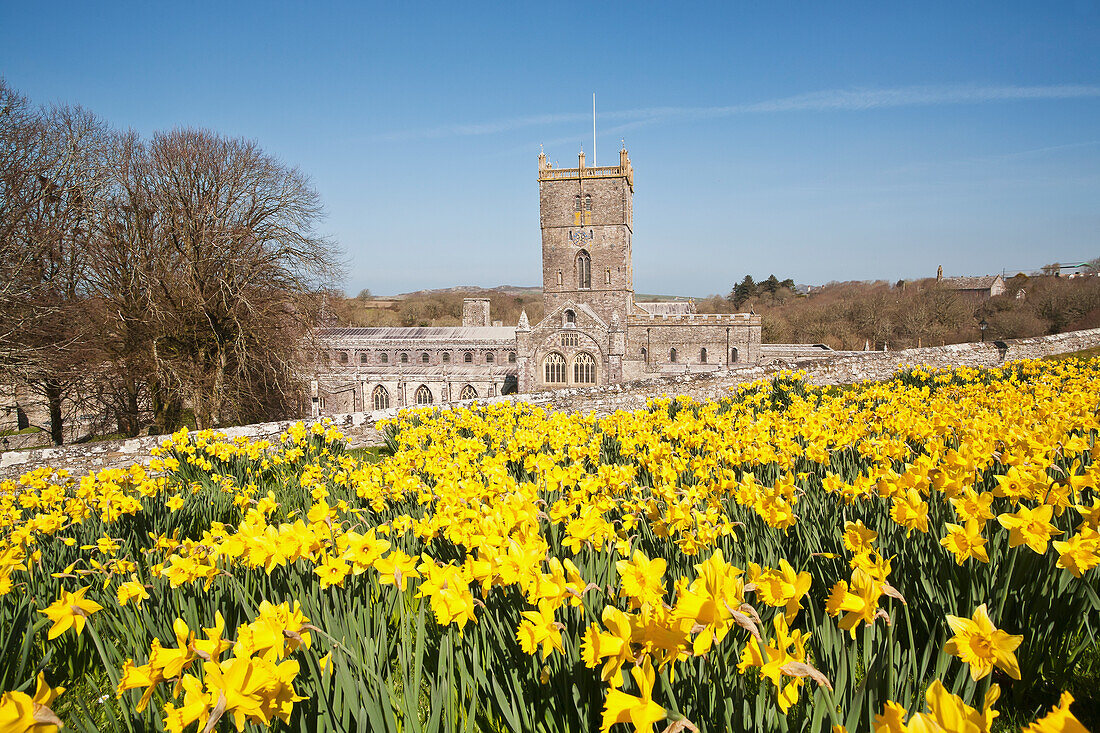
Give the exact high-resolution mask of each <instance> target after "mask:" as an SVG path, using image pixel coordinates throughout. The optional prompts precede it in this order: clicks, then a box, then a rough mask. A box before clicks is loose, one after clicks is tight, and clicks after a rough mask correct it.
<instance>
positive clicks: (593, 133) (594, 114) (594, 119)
mask: <svg viewBox="0 0 1100 733" xmlns="http://www.w3.org/2000/svg"><path fill="white" fill-rule="evenodd" d="M595 165H596V93H595V92H592V166H593V167H595Z"/></svg>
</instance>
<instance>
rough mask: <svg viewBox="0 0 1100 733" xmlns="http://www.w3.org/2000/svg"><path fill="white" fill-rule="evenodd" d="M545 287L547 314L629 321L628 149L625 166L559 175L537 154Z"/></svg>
mask: <svg viewBox="0 0 1100 733" xmlns="http://www.w3.org/2000/svg"><path fill="white" fill-rule="evenodd" d="M539 214H540V222H541V226H542V288H543V300H544V302H545V305H546V312H547V313H550V312H552V311H554V310H555V309H557V308H558V307H560V306H562V305H564V304H567V303H577V304H584V305H587V306H589V307H590V308H591V309H592V310H593V311H594V312H595V313H596V314H597V315H598V316H599V317H600V318H601V319H603V320H604V322H606V323H611V321H612V320H613V314H614V315H616V316H618V318H617V320H618V321H620V322H622V321H625V319H626V317H627V315H628V314H630V313H631V310H632V306H633V299H634V275H633V271H632V265H631V250H630V238H631V234H632V231H633V227H634V170H633V168H631V165H630V157H629V156H628V155H627V152H626V148H625V147H624V148H623V149H622V150H620V151H619V165H617V166H604V167H591V168H590V167H587V166H586V165H585V160H584V152H583V151H582V152H581V154H580V156H579V157H578V160H577V167H576V168H553V167H551V166H550V164H549V163H548V162H547V161H546V156H545V155H544V154H541V153H540V154H539Z"/></svg>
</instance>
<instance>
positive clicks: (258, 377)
mask: <svg viewBox="0 0 1100 733" xmlns="http://www.w3.org/2000/svg"><path fill="white" fill-rule="evenodd" d="M147 158H148V162H147V166H148V171H147V176H148V194H149V201H148V206H149V211H151V212H153V215H154V216H155V217H157V219H158V223H157V225H156V229H157V237H156V251H155V252H154V253H153V255H152V267H153V270H154V272H155V274H156V280H155V282H154V283H151V284H152V286H153V293H152V294H151V295H150V298H149V301H150V310H151V317H152V322H153V323H154V324H155V331H156V335H155V336H154V338H153V341H152V358H153V362H154V369H155V372H156V376H157V383H158V390H161V391H163V392H164V396H163V397H162V398H161V400H162V401H164V402H171V401H179V402H185V403H187V404H189V405H191V406H192V408H193V409H194V411H195V416H196V420H197V422H198V424H199V425H200V426H201V427H210V426H213V425H215V424H219V423H225V422H237V421H244V420H251V419H260V418H264V417H269V416H272V415H283V414H287V413H288V412H289V411H290V410H291V407H292V403H293V402H294V401H296V400H297V399H298V397H299V396H300V395H301V394H302V390H301V389H300V385H298V384H297V382H296V380H295V376H294V375H295V371H296V370H295V363H296V357H297V352H298V349H299V345H300V343H301V340H302V339H303V338H304V337H305V336H306V334H307V333H308V330H309V326H310V325H311V324H312V323H313V322H314V320H315V317H316V312H317V307H318V301H317V299H316V298H314V297H313V296H312V293H315V292H316V291H317V290H318V289H319V287H320V286H321V285H322V284H324V283H325V282H327V281H328V280H329V279H330V278H331V277H332V276H333V274H334V272H335V270H336V263H335V260H334V257H333V256H332V247H331V245H330V244H329V243H328V242H327V241H326V240H325V239H324V238H323V237H321V236H320V235H319V234H318V233H317V231H316V228H315V227H316V224H317V222H318V221H319V219H320V216H321V207H320V201H319V198H318V195H317V193H316V191H315V190H314V189H313V188H312V187H311V186H310V184H309V181H308V179H307V178H306V177H305V176H304V175H303V174H302V173H301V172H300V171H298V170H296V169H293V168H288V167H287V166H285V165H283V164H282V163H280V162H279V161H278V160H276V159H275V158H273V157H272V156H270V155H267V154H265V153H264V152H263V151H262V150H260V148H259V146H258V145H256V144H255V143H254V142H250V141H245V140H230V139H225V138H221V137H219V136H217V135H214V134H212V133H209V132H205V131H201V130H177V131H174V132H171V133H166V134H158V135H156V136H154V138H153V140H152V141H151V143H150V145H149V146H148V152H147Z"/></svg>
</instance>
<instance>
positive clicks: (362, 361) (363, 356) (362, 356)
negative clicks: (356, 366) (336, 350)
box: [359, 354, 367, 364]
mask: <svg viewBox="0 0 1100 733" xmlns="http://www.w3.org/2000/svg"><path fill="white" fill-rule="evenodd" d="M359 363H360V364H366V363H367V355H366V354H360V355H359Z"/></svg>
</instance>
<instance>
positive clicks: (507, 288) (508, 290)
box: [390, 285, 542, 300]
mask: <svg viewBox="0 0 1100 733" xmlns="http://www.w3.org/2000/svg"><path fill="white" fill-rule="evenodd" d="M445 293H462V294H463V295H464V296H465V297H478V296H479V294H488V295H491V294H493V293H497V294H502V295H531V294H535V295H540V296H541V295H542V288H540V287H537V286H533V287H526V286H523V285H497V286H496V287H493V288H482V287H479V286H477V285H457V286H455V287H453V288H436V289H435V290H415V291H413V292H411V293H401V294H399V295H394V296H390V297H391V298H400V299H402V300H404V299H408V298H423V297H431V296H433V295H439V294H445Z"/></svg>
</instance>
